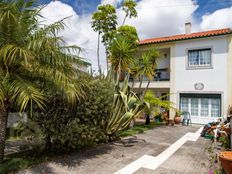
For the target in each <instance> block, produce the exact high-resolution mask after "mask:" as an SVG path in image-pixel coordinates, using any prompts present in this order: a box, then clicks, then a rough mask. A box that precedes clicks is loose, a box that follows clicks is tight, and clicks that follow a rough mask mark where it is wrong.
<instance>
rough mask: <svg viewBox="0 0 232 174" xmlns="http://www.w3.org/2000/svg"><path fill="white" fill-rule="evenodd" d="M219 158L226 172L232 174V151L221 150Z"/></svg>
mask: <svg viewBox="0 0 232 174" xmlns="http://www.w3.org/2000/svg"><path fill="white" fill-rule="evenodd" d="M219 160H220V161H221V164H222V168H223V169H224V170H225V172H226V174H232V151H225V152H221V153H220V155H219Z"/></svg>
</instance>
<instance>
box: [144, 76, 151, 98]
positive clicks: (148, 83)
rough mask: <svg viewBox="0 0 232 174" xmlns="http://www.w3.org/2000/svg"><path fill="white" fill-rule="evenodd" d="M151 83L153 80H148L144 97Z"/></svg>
mask: <svg viewBox="0 0 232 174" xmlns="http://www.w3.org/2000/svg"><path fill="white" fill-rule="evenodd" d="M150 83H151V81H150V80H148V82H147V86H146V89H145V90H144V92H143V97H142V99H143V98H144V96H145V94H146V92H147V89H148V87H149V85H150Z"/></svg>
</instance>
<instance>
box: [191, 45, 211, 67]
mask: <svg viewBox="0 0 232 174" xmlns="http://www.w3.org/2000/svg"><path fill="white" fill-rule="evenodd" d="M188 66H189V67H206V66H207V67H209V66H211V49H210V48H207V49H199V50H189V51H188Z"/></svg>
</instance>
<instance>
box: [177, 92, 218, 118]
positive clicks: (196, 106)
mask: <svg viewBox="0 0 232 174" xmlns="http://www.w3.org/2000/svg"><path fill="white" fill-rule="evenodd" d="M180 110H181V111H188V112H190V114H191V116H193V117H194V118H197V117H199V118H203V119H205V118H215V117H220V116H221V95H220V94H180Z"/></svg>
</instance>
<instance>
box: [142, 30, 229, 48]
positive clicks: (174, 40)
mask: <svg viewBox="0 0 232 174" xmlns="http://www.w3.org/2000/svg"><path fill="white" fill-rule="evenodd" d="M229 34H232V31H231V32H229V33H223V34H217V35H211V36H210V35H209V36H199V37H194V38H183V39H173V40H169V41H160V42H149V43H142V44H139V46H143V45H150V44H162V43H169V42H176V41H183V40H192V39H201V38H207V37H216V36H223V35H229Z"/></svg>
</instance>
